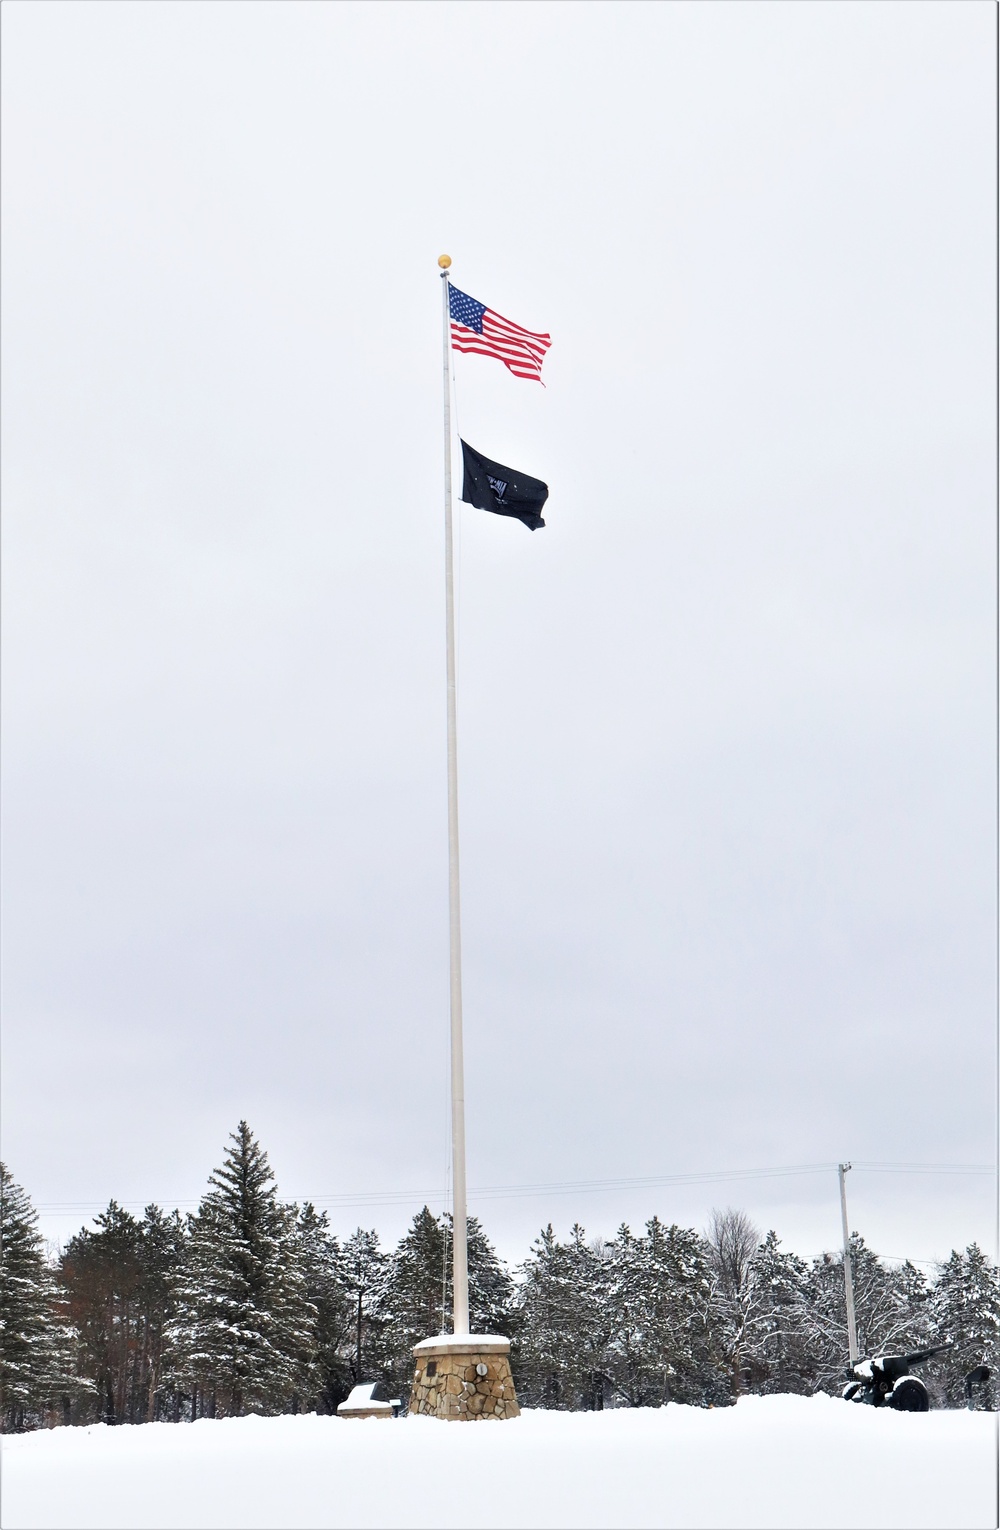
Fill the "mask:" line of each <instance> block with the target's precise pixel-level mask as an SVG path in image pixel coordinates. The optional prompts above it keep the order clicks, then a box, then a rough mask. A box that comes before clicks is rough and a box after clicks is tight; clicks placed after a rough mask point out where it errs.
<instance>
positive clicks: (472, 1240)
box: [444, 1212, 514, 1338]
mask: <svg viewBox="0 0 1000 1530" xmlns="http://www.w3.org/2000/svg"><path fill="white" fill-rule="evenodd" d="M444 1225H445V1230H446V1237H447V1244H448V1270H447V1307H448V1312H449V1315H450V1313H451V1308H452V1297H451V1289H452V1288H451V1236H452V1234H451V1213H450V1212H446V1213H445V1216H444ZM466 1227H467V1233H466V1241H467V1244H468V1251H469V1325H470V1328H471V1331H472V1332H473V1333H497V1334H503V1335H505V1336H506V1337H507V1338H510V1331H511V1326H512V1323H513V1320H514V1313H513V1303H514V1282H513V1280H512V1279H511V1277H510V1272H509V1270H508V1269H507V1267H506V1265H505V1264H504V1263H503V1261H502V1260H501V1259H500V1258H499V1256H498V1254H497V1251H496V1249H495V1248H494V1247H493V1245H492V1243H491V1242H490V1240H489V1238H487V1236H486V1234H485V1232H484V1231H483V1227H482V1224H481V1223H480V1221H479V1218H478V1217H469V1219H468V1222H467V1224H466Z"/></svg>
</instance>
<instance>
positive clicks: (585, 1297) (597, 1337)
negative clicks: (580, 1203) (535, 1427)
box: [511, 1223, 613, 1409]
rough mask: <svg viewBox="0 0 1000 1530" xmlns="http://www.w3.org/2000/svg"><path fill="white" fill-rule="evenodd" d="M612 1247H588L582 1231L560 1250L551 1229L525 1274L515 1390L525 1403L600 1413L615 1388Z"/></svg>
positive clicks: (600, 1244) (541, 1239)
mask: <svg viewBox="0 0 1000 1530" xmlns="http://www.w3.org/2000/svg"><path fill="white" fill-rule="evenodd" d="M609 1264H610V1254H609V1246H608V1244H607V1243H606V1242H605V1241H604V1240H603V1239H595V1240H594V1242H593V1243H588V1242H587V1237H586V1233H585V1232H584V1230H583V1228H582V1227H580V1226H579V1225H578V1224H577V1225H575V1226H574V1227H573V1228H572V1230H571V1233H570V1239H569V1242H568V1243H559V1242H557V1240H556V1237H555V1234H554V1232H553V1230H552V1225H551V1223H550V1224H549V1226H548V1227H546V1228H544V1229H543V1231H542V1232H541V1234H540V1235H539V1237H538V1238H537V1239H536V1240H535V1242H534V1244H533V1245H532V1249H531V1254H530V1255H529V1257H528V1259H527V1260H526V1261H525V1263H524V1265H523V1266H522V1267H521V1283H520V1287H519V1290H518V1314H517V1323H516V1329H515V1335H516V1337H515V1342H514V1343H513V1344H512V1346H511V1369H512V1371H513V1373H514V1384H515V1386H516V1388H517V1394H518V1397H519V1398H520V1400H521V1402H522V1403H523V1404H527V1405H528V1406H533V1407H541V1408H567V1409H572V1408H599V1407H603V1405H604V1398H605V1394H606V1392H607V1391H608V1389H609V1387H610V1369H609V1365H610V1356H609V1352H608V1350H609V1343H610V1340H611V1333H612V1323H613V1317H612V1312H611V1305H610V1302H609V1300H608V1286H609V1278H610V1276H609Z"/></svg>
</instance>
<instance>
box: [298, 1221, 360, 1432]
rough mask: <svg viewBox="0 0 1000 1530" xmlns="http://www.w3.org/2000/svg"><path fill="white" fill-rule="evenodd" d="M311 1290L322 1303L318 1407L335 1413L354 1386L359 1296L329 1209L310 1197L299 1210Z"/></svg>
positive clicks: (313, 1299)
mask: <svg viewBox="0 0 1000 1530" xmlns="http://www.w3.org/2000/svg"><path fill="white" fill-rule="evenodd" d="M297 1230H298V1237H299V1245H300V1252H301V1256H302V1261H303V1268H304V1271H305V1278H306V1296H307V1298H308V1300H309V1301H310V1302H311V1303H312V1305H313V1306H314V1307H315V1309H316V1384H317V1387H318V1389H319V1390H318V1395H317V1397H316V1399H315V1403H316V1408H317V1411H318V1412H321V1413H335V1412H336V1410H337V1405H338V1403H341V1402H343V1400H344V1398H345V1397H346V1396H347V1394H348V1392H349V1391H350V1390H351V1385H352V1381H353V1379H354V1377H353V1365H352V1362H353V1353H352V1350H353V1339H354V1321H353V1316H354V1302H353V1300H352V1293H351V1291H350V1290H349V1289H348V1263H347V1258H346V1257H345V1253H344V1250H343V1249H342V1248H341V1246H340V1244H339V1242H338V1241H337V1239H336V1238H335V1237H334V1236H333V1234H332V1233H331V1232H330V1226H329V1217H328V1216H327V1213H326V1212H325V1211H324V1212H318V1211H317V1210H316V1208H315V1206H313V1205H312V1203H311V1202H310V1201H307V1202H306V1204H305V1205H304V1206H303V1207H302V1209H301V1211H300V1212H299V1214H298V1229H297Z"/></svg>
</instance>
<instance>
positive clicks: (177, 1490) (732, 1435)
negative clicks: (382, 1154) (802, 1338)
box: [2, 1397, 996, 1530]
mask: <svg viewBox="0 0 1000 1530" xmlns="http://www.w3.org/2000/svg"><path fill="white" fill-rule="evenodd" d="M995 1481H996V1475H995V1426H994V1419H993V1418H992V1417H991V1416H990V1415H989V1414H984V1413H975V1414H970V1413H965V1412H954V1413H944V1412H941V1413H930V1414H915V1413H907V1414H900V1413H891V1412H888V1411H886V1412H881V1411H880V1412H875V1411H874V1410H872V1409H870V1408H859V1407H852V1406H850V1405H848V1404H846V1403H843V1402H840V1401H839V1400H834V1399H831V1398H827V1397H815V1398H808V1399H807V1398H801V1397H765V1398H747V1399H745V1400H744V1401H742V1402H740V1403H739V1405H738V1406H737V1407H735V1408H725V1409H718V1410H703V1409H697V1408H684V1407H668V1408H663V1409H639V1410H620V1411H616V1412H609V1413H574V1414H567V1413H545V1412H537V1411H531V1412H526V1413H525V1414H523V1415H522V1417H521V1418H520V1419H516V1420H512V1421H511V1422H508V1423H502V1424H501V1423H497V1424H492V1423H484V1424H476V1425H474V1426H470V1425H465V1424H458V1423H456V1424H447V1423H440V1422H438V1421H436V1420H434V1419H425V1418H405V1419H400V1420H396V1421H392V1422H383V1421H380V1420H377V1419H370V1420H366V1421H364V1422H360V1421H347V1420H344V1419H337V1418H318V1417H316V1416H314V1415H308V1416H305V1417H298V1418H274V1419H262V1418H243V1419H230V1420H222V1421H219V1422H217V1423H215V1422H211V1421H208V1420H204V1421H200V1422H198V1423H197V1424H146V1425H143V1426H141V1427H138V1428H124V1427H123V1428H117V1429H109V1428H106V1427H105V1426H103V1425H99V1426H95V1427H94V1428H90V1429H54V1430H51V1431H49V1432H43V1433H37V1434H29V1435H21V1436H7V1437H6V1438H5V1439H4V1441H3V1498H2V1523H3V1526H4V1530H22V1527H28V1526H32V1527H35V1526H38V1527H41V1526H45V1527H52V1530H73V1527H76V1526H88V1527H94V1530H118V1527H122V1530H140V1527H146V1526H155V1527H162V1530H181V1527H188V1526H189V1527H192V1530H217V1527H227V1530H228V1527H233V1530H237V1527H238V1530H257V1527H260V1530H280V1527H284V1526H288V1527H294V1530H308V1527H313V1526H317V1527H318V1526H345V1527H359V1530H360V1527H389V1526H396V1525H399V1526H406V1527H407V1530H410V1527H413V1526H417V1525H428V1526H455V1527H456V1530H458V1527H463V1526H475V1527H477V1530H478V1527H480V1526H482V1527H487V1526H497V1527H504V1530H507V1527H510V1530H514V1527H518V1526H530V1527H533V1530H539V1527H548V1526H567V1527H574V1530H575V1527H577V1526H579V1527H587V1526H596V1527H605V1526H632V1525H636V1526H647V1525H648V1526H685V1527H687V1526H709V1525H714V1526H727V1527H728V1526H742V1525H753V1526H758V1525H759V1526H767V1527H773V1526H785V1525H787V1526H796V1527H805V1526H812V1525H823V1526H836V1527H838V1530H840V1527H858V1530H865V1527H868V1526H871V1527H875V1526H879V1527H882V1526H891V1525H894V1526H901V1527H906V1530H911V1527H917V1526H930V1527H935V1530H939V1527H943V1526H953V1525H955V1526H980V1525H983V1526H986V1525H994V1524H995V1523H996V1520H995V1518H994V1514H995Z"/></svg>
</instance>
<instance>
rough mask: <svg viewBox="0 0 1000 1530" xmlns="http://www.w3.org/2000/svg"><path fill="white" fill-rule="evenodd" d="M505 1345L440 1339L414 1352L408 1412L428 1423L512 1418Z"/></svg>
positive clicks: (478, 1337)
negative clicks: (424, 1417) (428, 1418)
mask: <svg viewBox="0 0 1000 1530" xmlns="http://www.w3.org/2000/svg"><path fill="white" fill-rule="evenodd" d="M509 1354H510V1341H509V1340H508V1339H504V1338H501V1337H500V1336H499V1335H498V1334H464V1335H458V1336H453V1335H451V1334H440V1335H438V1337H437V1338H434V1339H425V1340H424V1341H423V1343H422V1344H418V1345H417V1346H416V1348H415V1349H414V1351H413V1355H414V1359H415V1361H416V1371H415V1373H414V1377H413V1390H412V1391H411V1393H410V1412H411V1413H425V1414H429V1415H430V1416H431V1417H432V1418H445V1419H465V1420H467V1421H468V1422H472V1421H473V1420H476V1419H485V1418H497V1419H504V1418H517V1417H518V1415H519V1413H520V1412H521V1410H520V1408H519V1407H518V1406H517V1398H516V1396H515V1395H514V1381H513V1378H512V1376H511V1374H510V1361H509V1360H508V1358H507V1357H508V1355H509Z"/></svg>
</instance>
